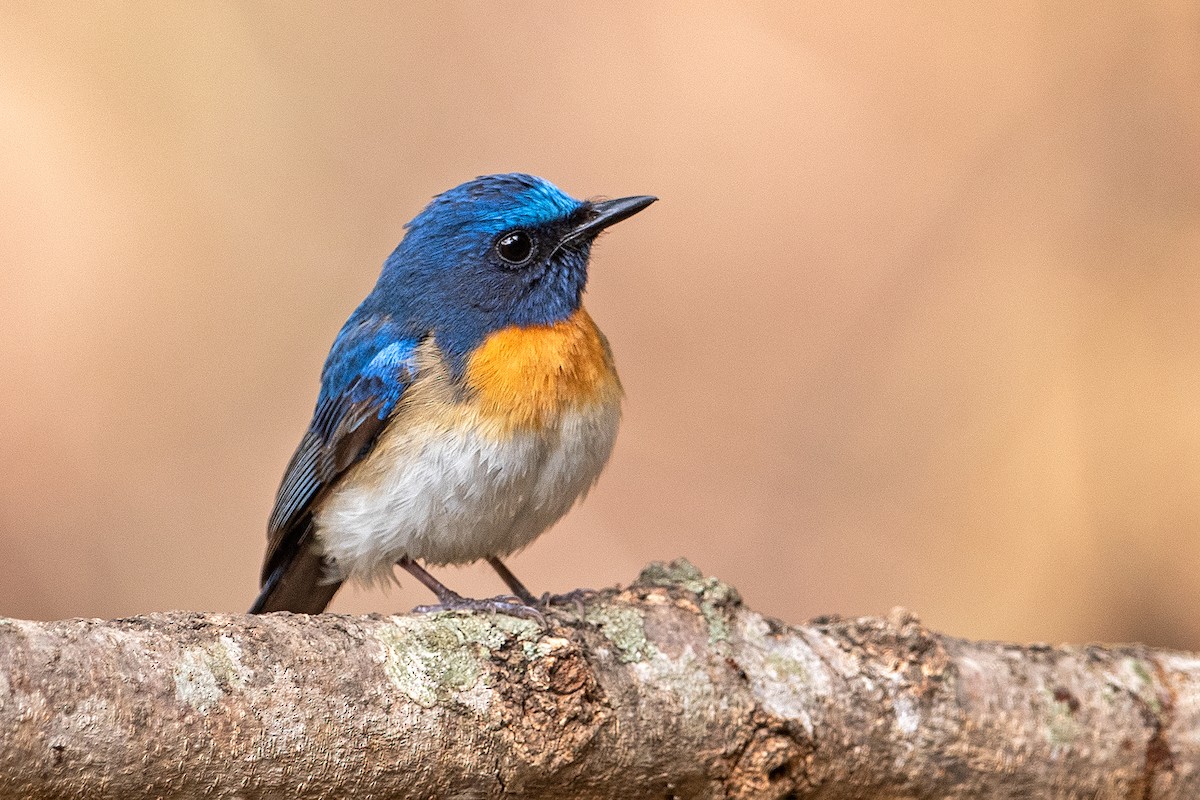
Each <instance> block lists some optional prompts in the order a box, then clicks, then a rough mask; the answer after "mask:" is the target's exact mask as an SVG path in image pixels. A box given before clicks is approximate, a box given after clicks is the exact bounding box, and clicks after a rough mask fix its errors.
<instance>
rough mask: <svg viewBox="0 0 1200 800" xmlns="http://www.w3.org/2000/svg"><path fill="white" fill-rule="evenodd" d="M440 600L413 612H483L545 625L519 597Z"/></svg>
mask: <svg viewBox="0 0 1200 800" xmlns="http://www.w3.org/2000/svg"><path fill="white" fill-rule="evenodd" d="M441 600H442V602H440V603H437V604H435V605H429V606H417V607H416V608H414V609H413V611H415V612H416V613H418V614H432V613H435V612H438V611H483V612H485V613H489V614H506V615H508V616H510V617H520V618H521V619H531V620H533V621H534V622H537V623H538V624H540V625H543V626H545V624H546V618H545V617H544V616H543V615H542V612H541V611H539V610H538V609H536V608H534V607H533V606H530V605H526V604H525V603H523V602H521V599H520V598H519V597H513V596H512V595H501V596H500V597H489V598H487V599H485V600H474V599H472V598H470V597H461V596H459V595H455V596H453V597H443V598H441Z"/></svg>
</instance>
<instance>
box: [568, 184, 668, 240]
mask: <svg viewBox="0 0 1200 800" xmlns="http://www.w3.org/2000/svg"><path fill="white" fill-rule="evenodd" d="M657 199H658V198H657V197H651V196H650V195H638V196H637V197H619V198H617V199H616V200H602V201H600V202H599V203H592V208H591V213H589V214H588V218H587V219H586V220H585V221H584V222H583V223H582V224H580V225H578V226H577V227H576V228H575V229H574V230H572V231H571V233H570V235H569V236H568V238H569V239H578V238H580V237H592V236H595V235H596V234H598V233H599V232H600V231H602V230H604V229H605V228H607V227H608V226H609V225H615V224H617V223H618V222H620V221H621V220H623V219H629V218H630V217H632V216H633V215H634V214H636V213H638V212H639V211H641V210H642V209H643V208H646V207H647V206H648V205H650V204H651V203H653V202H654V201H655V200H657Z"/></svg>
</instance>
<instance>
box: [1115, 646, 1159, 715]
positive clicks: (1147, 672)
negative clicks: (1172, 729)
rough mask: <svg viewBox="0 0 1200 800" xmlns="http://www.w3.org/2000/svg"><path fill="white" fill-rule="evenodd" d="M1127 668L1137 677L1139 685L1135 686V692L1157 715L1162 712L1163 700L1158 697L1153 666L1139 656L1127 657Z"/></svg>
mask: <svg viewBox="0 0 1200 800" xmlns="http://www.w3.org/2000/svg"><path fill="white" fill-rule="evenodd" d="M1124 666H1125V668H1126V669H1128V670H1129V672H1130V673H1132V674H1133V676H1134V677H1135V678H1137V685H1136V686H1134V687H1133V693H1134V694H1135V695H1137V697H1138V698H1139V699H1140V700H1141V701H1142V702H1143V703H1145V704H1146V707H1147V708H1149V709H1150V711H1151V712H1153V713H1154V714H1155V715H1156V716H1158V715H1161V714H1162V710H1163V707H1162V701H1161V700H1159V699H1158V690H1157V687H1156V686H1155V682H1154V673H1153V672H1152V671H1151V670H1152V668H1151V667H1150V666H1149V665H1147V664H1146V662H1145V661H1142V660H1141V659H1139V658H1127V659H1125V664H1124Z"/></svg>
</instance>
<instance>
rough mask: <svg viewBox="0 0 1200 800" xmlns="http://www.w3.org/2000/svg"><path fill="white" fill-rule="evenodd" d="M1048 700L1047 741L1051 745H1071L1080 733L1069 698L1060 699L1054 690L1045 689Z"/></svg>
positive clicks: (1044, 692)
mask: <svg viewBox="0 0 1200 800" xmlns="http://www.w3.org/2000/svg"><path fill="white" fill-rule="evenodd" d="M1043 694H1044V696H1045V700H1046V719H1045V723H1046V741H1048V742H1049V743H1050V744H1051V745H1055V746H1058V745H1069V744H1071V743H1072V742H1073V741H1075V738H1076V737H1077V736H1078V735H1079V726H1078V724H1077V723H1076V722H1075V717H1074V712H1073V711H1072V710H1071V704H1070V702H1069V701H1068V700H1059V699H1058V698H1057V697H1056V696H1055V694H1054V693H1053V692H1051V691H1050V690H1048V689H1044V690H1043Z"/></svg>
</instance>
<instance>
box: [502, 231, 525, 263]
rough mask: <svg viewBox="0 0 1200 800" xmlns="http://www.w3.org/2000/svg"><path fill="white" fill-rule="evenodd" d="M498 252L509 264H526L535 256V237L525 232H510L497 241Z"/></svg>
mask: <svg viewBox="0 0 1200 800" xmlns="http://www.w3.org/2000/svg"><path fill="white" fill-rule="evenodd" d="M496 252H497V253H499V254H500V257H501V258H502V259H504V260H505V261H507V262H508V263H509V264H524V263H525V262H526V261H528V260H529V257H530V256H532V255H533V237H531V236H530V235H529V234H528V233H526V232H525V231H510V232H509V233H506V234H504V235H503V236H501V237H500V238H499V239H498V240H497V241H496Z"/></svg>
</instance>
